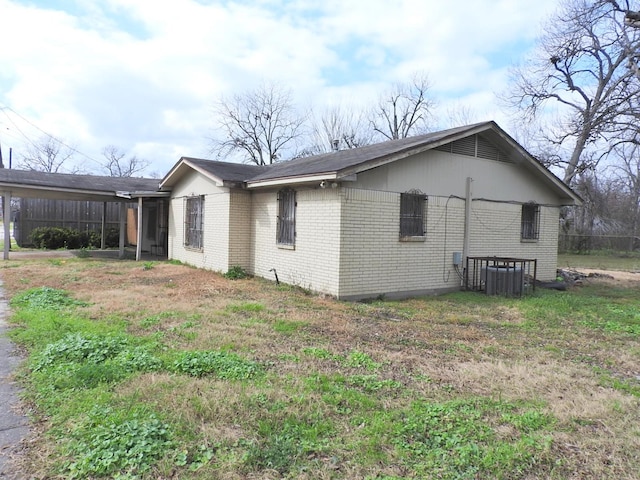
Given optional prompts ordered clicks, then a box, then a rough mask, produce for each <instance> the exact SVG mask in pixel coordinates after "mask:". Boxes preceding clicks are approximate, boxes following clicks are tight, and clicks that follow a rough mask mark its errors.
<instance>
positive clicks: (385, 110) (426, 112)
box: [370, 73, 435, 140]
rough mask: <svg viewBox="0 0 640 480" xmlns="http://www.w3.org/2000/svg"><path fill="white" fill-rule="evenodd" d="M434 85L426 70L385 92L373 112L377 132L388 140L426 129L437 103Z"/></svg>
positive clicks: (372, 125)
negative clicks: (431, 90) (434, 99)
mask: <svg viewBox="0 0 640 480" xmlns="http://www.w3.org/2000/svg"><path fill="white" fill-rule="evenodd" d="M430 88H431V82H430V81H429V77H428V76H427V75H426V74H424V73H416V74H415V75H414V76H413V79H412V80H411V81H409V82H405V83H397V84H395V85H394V86H393V87H392V88H391V89H390V90H389V91H387V92H385V93H384V94H382V95H381V97H380V99H379V102H378V106H377V107H376V108H375V109H374V110H373V112H372V113H371V118H370V122H371V127H372V129H373V131H374V132H375V133H377V134H379V135H382V136H383V137H384V138H385V139H387V140H396V139H398V138H406V137H408V136H409V135H413V134H419V133H423V132H425V131H426V130H427V128H428V125H429V123H428V122H429V117H430V116H431V109H432V108H433V107H434V105H435V102H434V101H433V100H432V99H431V98H430V97H429V89H430Z"/></svg>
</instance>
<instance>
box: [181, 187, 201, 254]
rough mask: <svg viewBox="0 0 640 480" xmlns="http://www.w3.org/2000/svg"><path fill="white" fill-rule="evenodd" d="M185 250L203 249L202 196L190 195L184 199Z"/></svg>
mask: <svg viewBox="0 0 640 480" xmlns="http://www.w3.org/2000/svg"><path fill="white" fill-rule="evenodd" d="M183 245H184V247H185V248H188V249H193V250H202V249H203V248H204V195H191V196H188V197H185V199H184V239H183Z"/></svg>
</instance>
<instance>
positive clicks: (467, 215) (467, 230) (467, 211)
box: [462, 177, 473, 276]
mask: <svg viewBox="0 0 640 480" xmlns="http://www.w3.org/2000/svg"><path fill="white" fill-rule="evenodd" d="M472 182H473V178H471V177H467V186H466V189H465V203H464V237H463V241H462V265H463V268H464V269H465V272H464V274H465V276H466V274H467V273H468V272H466V268H467V257H468V256H469V237H470V236H471V202H472V196H473V192H472V191H471V183H472Z"/></svg>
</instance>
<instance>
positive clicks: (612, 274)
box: [577, 268, 640, 286]
mask: <svg viewBox="0 0 640 480" xmlns="http://www.w3.org/2000/svg"><path fill="white" fill-rule="evenodd" d="M577 270H578V271H579V272H581V273H584V274H585V275H586V280H587V281H589V282H602V283H608V284H613V285H619V286H633V285H640V272H636V271H634V272H628V271H622V270H598V269H593V268H579V269H577Z"/></svg>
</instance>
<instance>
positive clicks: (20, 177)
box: [0, 168, 159, 201]
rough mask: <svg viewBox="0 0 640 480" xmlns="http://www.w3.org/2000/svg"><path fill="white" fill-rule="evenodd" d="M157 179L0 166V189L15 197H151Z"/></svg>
mask: <svg viewBox="0 0 640 480" xmlns="http://www.w3.org/2000/svg"><path fill="white" fill-rule="evenodd" d="M158 184H159V181H158V180H157V179H153V178H134V177H103V176H98V175H76V174H68V173H49V172H35V171H31V170H15V169H8V168H0V190H6V191H11V192H12V195H14V196H16V197H20V196H22V197H38V198H60V199H69V200H94V201H109V200H117V199H120V198H121V197H122V195H125V196H128V197H132V196H154V195H157V194H158Z"/></svg>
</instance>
